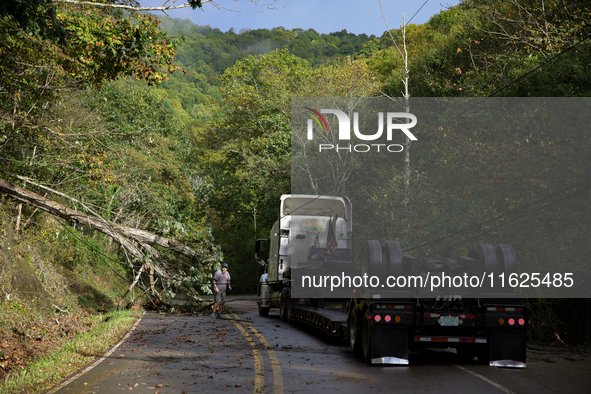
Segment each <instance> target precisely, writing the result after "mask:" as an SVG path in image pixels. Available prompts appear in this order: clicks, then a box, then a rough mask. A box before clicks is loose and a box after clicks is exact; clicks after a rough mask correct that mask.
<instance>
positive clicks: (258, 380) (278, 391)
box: [225, 314, 283, 394]
mask: <svg viewBox="0 0 591 394" xmlns="http://www.w3.org/2000/svg"><path fill="white" fill-rule="evenodd" d="M225 316H226V317H227V318H229V319H231V318H230V317H229V315H225ZM232 316H233V317H234V319H236V320H231V321H232V323H234V325H235V326H236V327H237V328H238V329H239V330H240V332H241V333H242V335H243V336H244V338H246V340H247V341H248V343H249V344H250V346H252V352H253V354H254V392H255V393H262V392H263V386H264V383H265V370H264V367H263V366H264V362H263V356H262V355H261V352H260V351H259V350H258V349H257V348H256V346H257V343H256V342H255V340H254V339H253V337H252V336H251V334H249V333H248V331H246V330H245V329H244V327H246V328H248V329H249V330H250V332H251V333H252V334H254V336H256V337H257V338H258V339H259V341H260V342H261V344H262V345H263V346H264V347H265V348H266V349H267V353H268V355H269V359H270V360H271V366H272V367H273V384H274V388H275V394H283V378H282V377H281V366H280V365H279V360H278V359H277V355H276V354H275V351H274V350H272V349H271V345H269V342H267V340H266V339H265V337H263V335H262V334H261V333H260V332H258V331H257V330H256V329H255V328H254V327H253V326H251V325H250V324H248V323H246V322H243V321H237V320H240V318H239V317H238V316H236V315H235V314H232Z"/></svg>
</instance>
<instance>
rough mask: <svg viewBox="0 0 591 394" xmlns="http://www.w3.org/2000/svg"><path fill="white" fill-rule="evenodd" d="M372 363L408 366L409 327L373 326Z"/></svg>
mask: <svg viewBox="0 0 591 394" xmlns="http://www.w3.org/2000/svg"><path fill="white" fill-rule="evenodd" d="M371 363H372V364H394V365H408V327H396V328H392V327H387V328H386V327H384V328H382V327H376V326H375V325H374V326H372V329H371Z"/></svg>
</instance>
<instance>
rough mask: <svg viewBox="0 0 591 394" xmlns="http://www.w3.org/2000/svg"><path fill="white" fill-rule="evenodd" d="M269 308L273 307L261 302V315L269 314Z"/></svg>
mask: <svg viewBox="0 0 591 394" xmlns="http://www.w3.org/2000/svg"><path fill="white" fill-rule="evenodd" d="M269 309H271V308H269V307H268V306H267V307H265V306H261V305H260V304H259V315H261V316H263V317H266V316H269Z"/></svg>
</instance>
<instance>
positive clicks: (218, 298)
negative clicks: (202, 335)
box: [211, 263, 232, 318]
mask: <svg viewBox="0 0 591 394" xmlns="http://www.w3.org/2000/svg"><path fill="white" fill-rule="evenodd" d="M230 279H231V278H230V273H229V272H228V264H226V263H223V264H222V269H221V270H217V271H216V273H215V275H214V276H213V290H214V292H215V303H214V304H213V313H212V314H211V317H214V318H215V317H218V316H219V314H220V313H222V312H223V311H224V306H225V304H226V287H227V288H228V289H229V290H232V286H231V285H230Z"/></svg>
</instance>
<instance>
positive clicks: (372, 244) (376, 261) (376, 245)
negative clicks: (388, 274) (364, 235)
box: [361, 239, 382, 276]
mask: <svg viewBox="0 0 591 394" xmlns="http://www.w3.org/2000/svg"><path fill="white" fill-rule="evenodd" d="M361 266H362V268H363V271H364V272H367V274H368V275H372V276H373V275H376V276H380V275H381V274H382V246H381V245H380V241H377V240H375V239H370V240H367V241H366V242H365V250H364V251H363V259H362V262H361Z"/></svg>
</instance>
